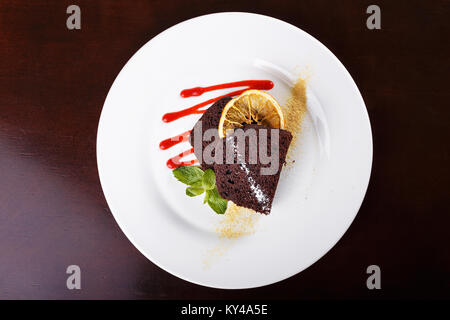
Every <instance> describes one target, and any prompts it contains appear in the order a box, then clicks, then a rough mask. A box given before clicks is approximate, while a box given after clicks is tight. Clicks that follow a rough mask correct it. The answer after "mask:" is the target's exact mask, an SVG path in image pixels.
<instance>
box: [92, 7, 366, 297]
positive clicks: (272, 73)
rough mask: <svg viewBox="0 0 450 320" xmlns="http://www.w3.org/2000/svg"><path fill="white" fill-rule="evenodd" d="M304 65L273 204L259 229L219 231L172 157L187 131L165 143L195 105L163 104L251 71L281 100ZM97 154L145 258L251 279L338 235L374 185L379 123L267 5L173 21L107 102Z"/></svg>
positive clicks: (264, 279)
mask: <svg viewBox="0 0 450 320" xmlns="http://www.w3.org/2000/svg"><path fill="white" fill-rule="evenodd" d="M271 66H272V67H271ZM283 70H287V71H286V72H285V73H289V74H290V75H286V74H285V73H283V72H284V71H283ZM300 75H303V76H305V75H306V76H307V78H308V81H307V84H308V102H307V103H308V111H309V114H308V116H307V118H306V119H305V121H304V124H303V130H302V133H301V135H300V136H299V138H298V145H297V148H296V149H295V150H296V151H295V157H296V162H295V164H294V165H293V166H292V167H291V168H285V169H284V170H283V172H282V176H281V178H280V183H279V186H278V189H277V193H276V197H275V200H274V204H273V209H272V212H271V214H270V215H269V216H260V217H258V219H257V221H256V224H255V232H254V233H252V234H249V235H246V236H242V237H239V238H237V239H235V240H227V239H223V238H220V237H219V235H218V234H217V232H216V228H217V226H218V224H220V221H221V219H224V217H223V216H221V215H216V214H215V213H214V212H213V211H212V210H211V209H210V208H209V207H208V206H207V205H203V204H202V197H201V196H200V197H196V198H188V197H187V196H186V195H185V193H184V189H185V186H184V185H183V184H181V183H180V182H178V181H176V180H175V179H174V177H173V176H172V173H171V170H169V169H168V168H167V167H166V161H167V159H168V158H170V157H172V156H174V155H176V154H178V153H179V152H181V151H183V150H185V149H187V148H188V147H189V145H188V143H187V142H186V143H182V144H180V145H177V146H175V147H173V148H171V149H168V150H165V151H162V150H160V149H159V142H160V141H161V140H163V139H165V138H168V137H171V136H174V135H176V134H178V133H181V132H184V131H186V130H189V129H191V128H192V127H193V125H194V123H195V122H196V121H197V119H198V118H199V117H200V116H199V115H192V116H188V117H185V118H183V119H180V120H177V121H174V122H171V123H164V122H163V121H162V120H161V118H162V115H163V114H164V113H166V112H171V111H177V110H180V109H183V108H186V107H189V106H192V105H194V104H195V103H198V102H201V101H204V100H206V99H207V98H212V97H215V96H217V95H219V94H224V93H226V92H227V91H229V90H223V91H219V92H211V93H207V94H204V95H203V96H200V97H194V98H187V99H183V98H181V97H180V95H179V93H180V91H181V90H182V89H185V88H191V87H196V86H207V85H213V84H219V83H225V82H231V81H239V80H247V79H269V80H272V81H273V82H274V83H275V87H274V88H273V89H272V90H270V91H269V92H270V93H271V94H272V95H273V96H274V97H275V98H276V99H277V100H278V101H279V102H280V103H281V104H283V103H285V102H286V100H287V99H288V97H289V92H290V91H289V81H287V80H286V79H289V77H291V78H292V76H295V77H297V76H300ZM97 161H98V170H99V175H100V180H101V184H102V187H103V191H104V193H105V197H106V200H107V202H108V205H109V207H110V209H111V212H112V213H113V215H114V218H115V219H116V221H117V223H118V224H119V226H120V227H121V229H122V230H123V232H124V233H125V234H126V236H127V237H128V238H129V239H130V241H131V242H132V243H133V244H134V245H135V246H136V247H137V248H138V249H139V251H140V252H142V254H144V255H145V256H146V257H147V258H148V259H150V260H151V261H152V262H153V263H155V264H156V265H158V266H160V267H161V268H163V269H164V270H166V271H168V272H170V273H172V274H174V275H176V276H178V277H180V278H182V279H185V280H187V281H191V282H194V283H197V284H201V285H205V286H209V287H216V288H252V287H258V286H263V285H268V284H271V283H274V282H277V281H280V280H283V279H286V278H288V277H290V276H292V275H295V274H296V273H298V272H300V271H302V270H304V269H305V268H307V267H309V266H310V265H311V264H313V263H314V262H316V261H317V260H318V259H320V258H321V257H322V256H323V255H324V254H325V253H327V251H329V250H330V249H331V248H332V247H333V246H334V245H335V244H336V242H337V241H338V240H339V239H340V238H341V236H342V235H343V234H344V232H345V231H346V230H347V228H348V227H349V226H350V224H351V222H352V221H353V219H354V218H355V216H356V214H357V212H358V210H359V207H360V205H361V203H362V200H363V198H364V194H365V192H366V189H367V185H368V182H369V177H370V171H371V165H372V135H371V129H370V122H369V118H368V115H367V111H366V108H365V105H364V101H363V99H362V97H361V94H360V93H359V91H358V88H357V86H356V84H355V83H354V81H353V80H352V78H351V76H350V75H349V73H348V72H347V70H346V69H345V67H344V66H343V65H342V64H341V63H340V62H339V60H338V59H337V58H336V57H335V56H334V55H333V54H332V53H331V52H330V51H329V50H328V49H327V48H326V47H325V46H323V45H322V44H321V43H320V42H319V41H317V40H316V39H314V38H313V37H311V36H310V35H309V34H307V33H305V32H304V31H302V30H300V29H298V28H297V27H294V26H292V25H290V24H288V23H285V22H283V21H280V20H277V19H274V18H270V17H267V16H262V15H256V14H249V13H219V14H211V15H206V16H201V17H198V18H194V19H191V20H188V21H185V22H182V23H180V24H177V25H175V26H173V27H171V28H169V29H168V30H166V31H164V32H162V33H161V34H159V35H158V36H156V37H155V38H153V39H152V40H150V41H149V42H148V43H147V44H146V45H144V46H143V47H142V48H141V49H140V50H139V51H138V52H137V53H136V54H135V55H134V56H133V57H132V58H131V59H130V60H129V61H128V63H127V64H126V65H125V67H124V68H123V69H122V71H121V72H120V74H119V75H118V76H117V79H116V80H115V82H114V84H113V86H112V87H111V89H110V91H109V93H108V96H107V98H106V101H105V104H104V107H103V111H102V114H101V118H100V123H99V128H98V136H97Z"/></svg>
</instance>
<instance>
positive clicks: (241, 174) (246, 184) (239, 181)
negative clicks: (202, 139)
mask: <svg viewBox="0 0 450 320" xmlns="http://www.w3.org/2000/svg"><path fill="white" fill-rule="evenodd" d="M240 129H242V131H241V134H242V133H244V134H246V133H250V131H249V130H250V129H253V130H254V131H252V133H254V136H255V137H254V140H253V143H254V142H255V141H256V145H257V148H255V150H257V157H256V159H255V160H256V163H255V161H253V163H252V162H251V161H250V156H249V150H250V146H251V144H250V143H251V141H252V139H251V138H250V137H249V136H245V139H246V141H245V150H244V148H242V149H239V148H237V142H236V141H237V136H236V135H237V131H238V130H240ZM240 129H236V131H235V133H233V134H232V135H230V136H229V137H227V138H225V139H222V140H221V142H220V143H222V144H223V150H224V152H223V155H224V156H223V164H218V163H215V164H214V166H213V168H214V172H215V173H216V185H217V190H218V191H219V194H220V196H221V197H222V198H224V199H228V200H231V201H233V202H234V203H235V204H237V205H238V206H242V207H246V208H250V209H253V210H255V211H257V212H260V213H264V214H269V213H270V210H271V208H272V202H273V198H274V196H275V191H276V189H277V186H278V180H279V178H280V173H281V169H282V167H283V165H284V163H285V160H286V154H287V151H288V149H289V145H290V143H291V140H292V134H291V133H290V132H289V131H286V130H283V129H271V128H268V127H265V126H261V125H255V124H251V125H245V126H243V127H242V128H240ZM261 130H266V133H267V136H266V137H267V140H266V141H267V149H266V150H263V151H261V150H260V148H259V146H260V139H261V136H260V131H261ZM275 131H277V132H278V141H276V142H275V143H276V144H278V165H277V166H275V167H272V168H274V169H272V170H269V168H270V167H271V164H270V163H267V164H263V163H261V161H260V154H259V153H260V152H265V154H266V155H267V156H268V157H270V155H271V143H272V139H275V137H276V136H274V133H275ZM227 144H228V147H229V146H233V147H234V148H233V149H232V150H233V158H234V159H233V160H234V161H233V163H226V162H227V161H226V152H225V150H226V148H227ZM253 146H254V145H253ZM238 156H240V157H241V158H240V159H241V161H239V160H238ZM263 168H266V170H269V171H270V174H268V173H267V172H266V173H265V172H264V170H262V169H263Z"/></svg>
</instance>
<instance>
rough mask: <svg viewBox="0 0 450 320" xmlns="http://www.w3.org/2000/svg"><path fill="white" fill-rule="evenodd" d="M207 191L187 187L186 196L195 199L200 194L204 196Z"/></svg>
mask: <svg viewBox="0 0 450 320" xmlns="http://www.w3.org/2000/svg"><path fill="white" fill-rule="evenodd" d="M204 191H205V190H204V189H203V188H194V187H187V188H186V194H187V195H188V196H189V197H195V196H198V195H200V194H202V193H203V192H204Z"/></svg>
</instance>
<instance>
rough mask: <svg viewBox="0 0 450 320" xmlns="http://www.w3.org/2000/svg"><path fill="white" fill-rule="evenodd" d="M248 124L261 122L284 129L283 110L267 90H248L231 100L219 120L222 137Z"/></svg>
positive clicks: (260, 123) (264, 124)
mask: <svg viewBox="0 0 450 320" xmlns="http://www.w3.org/2000/svg"><path fill="white" fill-rule="evenodd" d="M246 124H259V125H263V126H267V127H270V128H275V129H283V127H284V118H283V112H282V111H281V107H280V105H279V104H278V102H277V101H276V100H275V99H274V98H273V97H272V96H271V95H270V94H268V93H267V92H264V91H260V90H247V91H245V92H244V93H242V94H241V95H240V96H238V97H236V98H234V99H232V100H230V101H229V102H228V103H227V104H226V105H225V108H223V111H222V115H221V116H220V122H219V136H220V137H221V138H223V137H225V136H226V135H227V132H232V131H233V130H234V129H235V128H239V127H242V126H244V125H246Z"/></svg>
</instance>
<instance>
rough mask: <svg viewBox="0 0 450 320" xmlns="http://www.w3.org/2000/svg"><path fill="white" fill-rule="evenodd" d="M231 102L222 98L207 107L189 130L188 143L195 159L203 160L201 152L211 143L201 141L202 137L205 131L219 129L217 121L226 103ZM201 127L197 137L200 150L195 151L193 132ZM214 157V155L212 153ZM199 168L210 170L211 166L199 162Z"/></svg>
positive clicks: (229, 98)
mask: <svg viewBox="0 0 450 320" xmlns="http://www.w3.org/2000/svg"><path fill="white" fill-rule="evenodd" d="M230 100H231V97H224V98H222V99H220V100H217V101H216V102H215V103H214V104H213V105H212V106H211V107H209V108H208V109H207V110H206V112H205V113H204V114H203V116H202V117H201V118H200V119H199V120H198V121H197V122H196V123H195V125H194V128H193V129H192V130H191V134H190V135H189V142H190V143H191V145H192V146H193V147H194V154H195V156H196V157H197V159H203V157H202V156H201V155H202V154H203V150H204V149H205V147H206V146H207V145H209V144H210V143H211V141H203V139H202V137H203V134H204V133H205V131H206V130H208V129H211V128H215V129H217V128H218V127H219V120H220V116H221V114H222V110H223V108H224V107H225V105H226V104H227V103H228V101H230ZM200 124H201V126H202V130H201V133H202V136H201V137H198V139H200V141H202V148H201V150H200V149H198V148H197V149H196V148H195V146H194V138H195V132H196V131H199V132H200V130H196V128H197V127H198V126H200ZM212 155H214V153H212ZM200 166H201V168H202V169H203V170H206V169H212V168H213V164H207V163H205V161H201V162H200Z"/></svg>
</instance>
